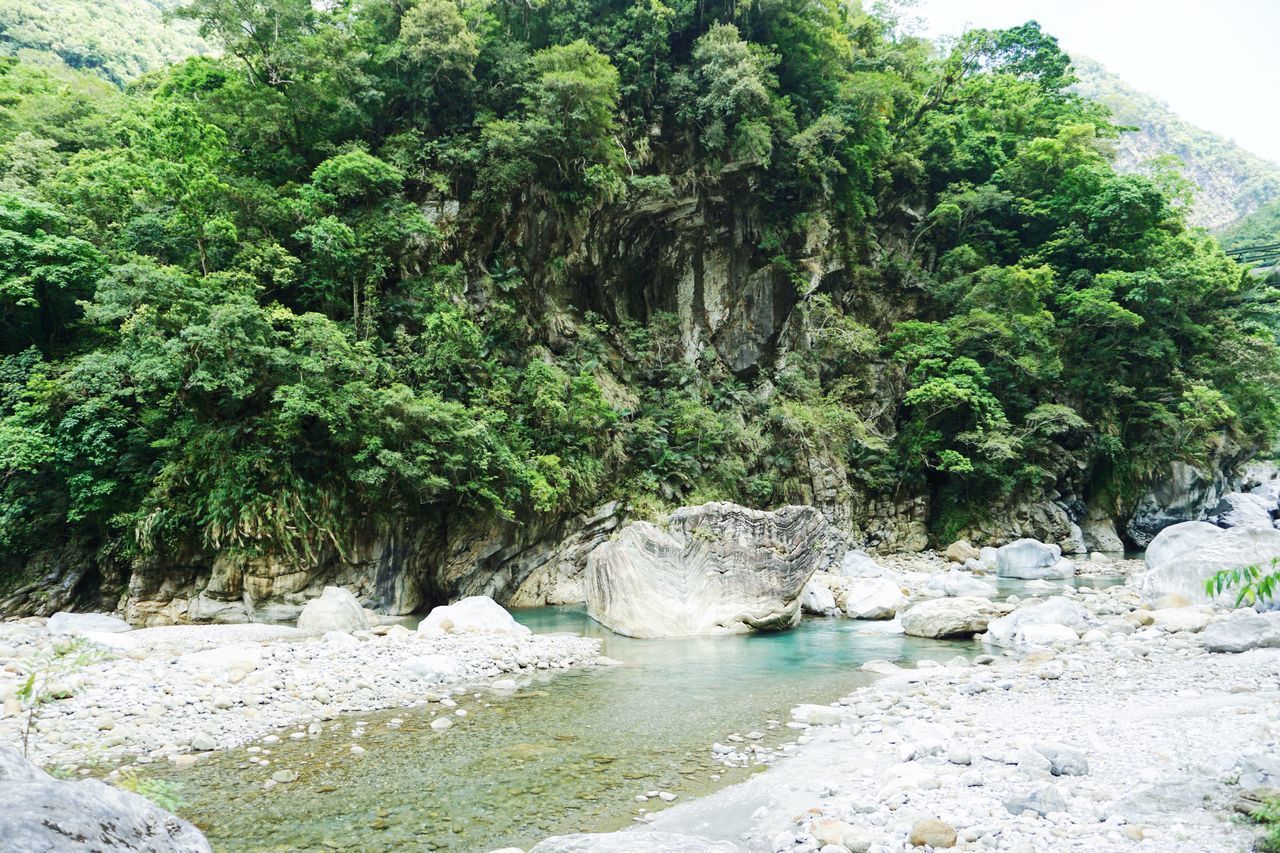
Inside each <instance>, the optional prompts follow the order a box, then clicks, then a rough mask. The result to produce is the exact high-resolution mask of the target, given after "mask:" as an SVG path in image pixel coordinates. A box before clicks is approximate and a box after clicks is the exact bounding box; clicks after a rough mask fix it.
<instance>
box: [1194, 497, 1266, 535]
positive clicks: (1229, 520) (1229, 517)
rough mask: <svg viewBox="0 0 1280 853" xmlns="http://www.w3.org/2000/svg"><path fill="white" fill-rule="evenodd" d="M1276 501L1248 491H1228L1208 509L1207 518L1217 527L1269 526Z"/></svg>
mask: <svg viewBox="0 0 1280 853" xmlns="http://www.w3.org/2000/svg"><path fill="white" fill-rule="evenodd" d="M1275 509H1276V502H1275V500H1273V499H1268V498H1267V497H1265V496H1264V495H1260V494H1253V493H1250V492H1228V493H1227V494H1225V495H1223V496H1222V498H1221V499H1219V501H1218V505H1217V506H1215V507H1214V508H1213V509H1212V510H1210V511H1209V516H1208V520H1209V521H1211V522H1213V523H1214V524H1216V525H1218V526H1219V527H1271V521H1272V519H1271V513H1272V512H1274V511H1275Z"/></svg>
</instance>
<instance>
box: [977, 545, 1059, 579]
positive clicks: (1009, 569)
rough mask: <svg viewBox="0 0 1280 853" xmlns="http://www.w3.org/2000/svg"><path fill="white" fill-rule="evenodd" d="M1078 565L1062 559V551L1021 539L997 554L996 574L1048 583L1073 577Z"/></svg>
mask: <svg viewBox="0 0 1280 853" xmlns="http://www.w3.org/2000/svg"><path fill="white" fill-rule="evenodd" d="M1075 573H1076V567H1075V564H1074V563H1072V562H1071V561H1070V560H1068V559H1066V558H1065V557H1063V556H1062V548H1060V547H1059V546H1057V545H1046V544H1045V543H1043V542H1038V541H1036V540H1035V539H1019V540H1017V541H1016V542H1010V543H1009V544H1008V545H1004V546H1001V547H1000V548H999V549H997V551H996V574H998V575H999V576H1000V577H1002V578H1022V579H1024V580H1046V579H1058V578H1069V577H1071V576H1072V575H1074V574H1075Z"/></svg>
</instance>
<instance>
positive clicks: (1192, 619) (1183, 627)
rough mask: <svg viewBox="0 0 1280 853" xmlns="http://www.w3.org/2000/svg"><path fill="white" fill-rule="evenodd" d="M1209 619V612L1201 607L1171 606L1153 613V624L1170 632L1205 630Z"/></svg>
mask: <svg viewBox="0 0 1280 853" xmlns="http://www.w3.org/2000/svg"><path fill="white" fill-rule="evenodd" d="M1209 619H1210V616H1209V614H1208V613H1205V612H1204V610H1202V609H1201V608H1199V607H1171V608H1169V609H1168V610H1157V611H1155V612H1154V613H1152V614H1151V624H1153V625H1155V626H1156V627H1157V628H1159V629H1160V630H1162V631H1168V632H1169V633H1175V632H1178V631H1189V632H1192V633H1196V632H1199V631H1203V630H1204V629H1205V628H1206V627H1208V625H1209Z"/></svg>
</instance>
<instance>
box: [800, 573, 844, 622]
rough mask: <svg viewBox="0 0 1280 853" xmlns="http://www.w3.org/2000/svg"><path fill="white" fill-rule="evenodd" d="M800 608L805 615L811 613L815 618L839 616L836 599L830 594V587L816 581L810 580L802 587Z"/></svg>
mask: <svg viewBox="0 0 1280 853" xmlns="http://www.w3.org/2000/svg"><path fill="white" fill-rule="evenodd" d="M800 607H801V609H803V610H804V612H805V613H812V614H814V615H815V616H838V615H840V608H839V607H836V597H835V595H833V594H832V592H831V587H829V586H826V585H825V584H821V583H818V581H816V580H810V581H809V582H808V583H807V584H805V585H804V592H803V593H802V594H801V596H800Z"/></svg>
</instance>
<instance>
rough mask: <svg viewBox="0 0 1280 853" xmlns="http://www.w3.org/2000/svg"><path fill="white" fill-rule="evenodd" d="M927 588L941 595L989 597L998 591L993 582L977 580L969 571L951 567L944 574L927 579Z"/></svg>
mask: <svg viewBox="0 0 1280 853" xmlns="http://www.w3.org/2000/svg"><path fill="white" fill-rule="evenodd" d="M929 589H933V590H937V591H938V592H940V593H942V594H943V595H950V596H953V597H955V596H960V595H974V596H978V597H979V598H990V597H991V596H993V595H995V594H996V592H997V591H998V590H997V589H996V587H995V584H990V583H987V582H986V581H983V580H978V579H977V578H975V577H974V576H973V575H971V574H969V572H967V571H964V570H962V569H957V568H954V567H953V568H952V569H951V571H949V572H947V573H946V574H945V575H938V576H935V577H932V578H930V579H929Z"/></svg>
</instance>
